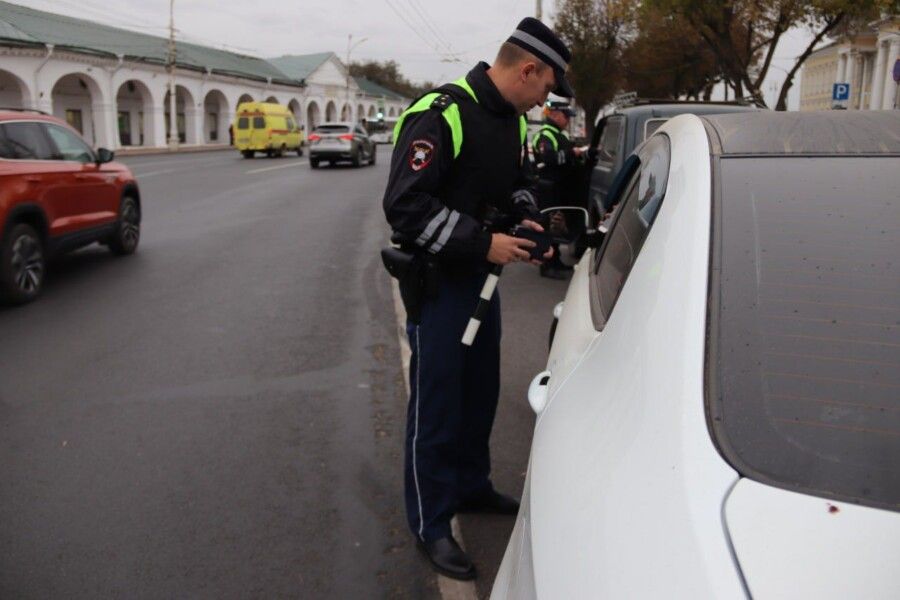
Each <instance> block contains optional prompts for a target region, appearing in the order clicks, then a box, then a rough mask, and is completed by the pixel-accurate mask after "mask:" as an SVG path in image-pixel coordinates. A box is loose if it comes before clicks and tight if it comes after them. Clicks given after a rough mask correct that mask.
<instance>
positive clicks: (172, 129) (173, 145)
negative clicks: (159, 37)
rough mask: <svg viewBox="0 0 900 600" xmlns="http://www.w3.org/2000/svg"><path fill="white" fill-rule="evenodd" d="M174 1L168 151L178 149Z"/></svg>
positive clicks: (171, 2)
mask: <svg viewBox="0 0 900 600" xmlns="http://www.w3.org/2000/svg"><path fill="white" fill-rule="evenodd" d="M175 52H176V50H175V0H169V60H168V61H167V62H168V63H169V65H168V66H169V149H170V150H176V149H177V148H178V116H177V114H176V112H175V111H176V102H175Z"/></svg>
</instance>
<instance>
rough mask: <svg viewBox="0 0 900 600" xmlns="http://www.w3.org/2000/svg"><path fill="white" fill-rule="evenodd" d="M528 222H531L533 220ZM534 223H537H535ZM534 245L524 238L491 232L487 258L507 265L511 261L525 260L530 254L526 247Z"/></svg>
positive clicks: (495, 262) (497, 263)
mask: <svg viewBox="0 0 900 600" xmlns="http://www.w3.org/2000/svg"><path fill="white" fill-rule="evenodd" d="M529 222H530V223H533V221H529ZM523 224H524V221H523ZM534 224H535V225H537V223H534ZM538 227H540V225H538ZM539 231H540V230H539ZM534 246H535V243H534V242H532V241H531V240H526V239H525V238H518V237H513V236H511V235H506V234H505V233H494V234H491V247H490V249H489V250H488V253H487V259H488V261H489V262H492V263H494V264H495V265H508V264H509V263H511V262H519V261H527V260H528V259H529V256H530V255H529V253H528V249H529V248H534Z"/></svg>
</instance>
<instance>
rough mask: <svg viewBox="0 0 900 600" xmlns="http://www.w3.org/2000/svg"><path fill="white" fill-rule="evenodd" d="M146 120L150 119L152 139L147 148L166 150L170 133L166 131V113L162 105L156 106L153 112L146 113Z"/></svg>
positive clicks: (148, 141)
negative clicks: (153, 147)
mask: <svg viewBox="0 0 900 600" xmlns="http://www.w3.org/2000/svg"><path fill="white" fill-rule="evenodd" d="M144 118H145V119H150V127H149V129H150V139H149V140H147V146H155V147H157V148H165V147H166V146H168V138H167V137H166V136H167V135H168V132H167V131H166V111H165V108H164V107H163V105H162V104H154V105H153V110H151V111H150V112H149V113H144Z"/></svg>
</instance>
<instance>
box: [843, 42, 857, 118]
mask: <svg viewBox="0 0 900 600" xmlns="http://www.w3.org/2000/svg"><path fill="white" fill-rule="evenodd" d="M855 67H856V52H852V51H851V52H850V53H849V54H847V62H846V68H845V70H844V81H843V83H848V84H850V98H851V100H852V98H853V89H854V88H855V87H856V86H855V85H854V82H853V76H854V75H855V74H856V70H855ZM851 104H852V102H850V101H848V102H847V105H848V107H849V106H850V105H851Z"/></svg>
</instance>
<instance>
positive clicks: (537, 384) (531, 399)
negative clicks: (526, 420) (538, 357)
mask: <svg viewBox="0 0 900 600" xmlns="http://www.w3.org/2000/svg"><path fill="white" fill-rule="evenodd" d="M549 382H550V371H541V372H540V373H538V374H537V375H535V376H534V379H532V380H531V385H529V386H528V404H530V405H531V410H533V411H534V413H535V414H536V415H539V414H541V413H542V412H543V411H544V408H545V407H546V406H547V384H548V383H549Z"/></svg>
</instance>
